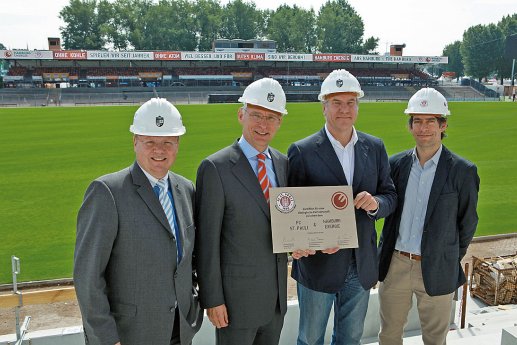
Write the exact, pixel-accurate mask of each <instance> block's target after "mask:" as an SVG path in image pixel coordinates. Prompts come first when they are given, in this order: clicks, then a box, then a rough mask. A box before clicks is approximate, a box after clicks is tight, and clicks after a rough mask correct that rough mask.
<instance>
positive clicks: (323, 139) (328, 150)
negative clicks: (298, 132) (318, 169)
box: [316, 128, 348, 185]
mask: <svg viewBox="0 0 517 345" xmlns="http://www.w3.org/2000/svg"><path fill="white" fill-rule="evenodd" d="M318 134H319V135H318V138H317V139H316V154H317V155H318V156H319V157H320V158H321V160H322V161H323V163H324V164H325V165H326V166H327V168H328V170H329V171H330V172H332V174H333V175H334V176H335V177H336V179H337V180H338V181H339V183H340V184H342V185H348V182H347V180H346V176H345V173H344V172H343V167H342V166H341V163H339V159H338V158H337V156H336V151H334V148H333V147H332V143H331V142H330V140H329V138H328V137H327V133H325V128H323V129H321V130H320V132H319V133H318Z"/></svg>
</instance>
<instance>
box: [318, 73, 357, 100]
mask: <svg viewBox="0 0 517 345" xmlns="http://www.w3.org/2000/svg"><path fill="white" fill-rule="evenodd" d="M337 92H353V93H355V94H357V98H361V97H363V96H364V92H363V90H361V85H359V82H358V81H357V79H356V77H354V76H353V75H352V74H351V73H350V72H348V71H347V70H346V69H336V70H333V71H332V72H331V73H330V74H329V75H328V76H327V77H326V78H325V80H324V81H323V83H321V91H320V94H319V95H318V99H319V100H320V101H323V100H324V99H325V96H326V95H330V94H331V93H337Z"/></svg>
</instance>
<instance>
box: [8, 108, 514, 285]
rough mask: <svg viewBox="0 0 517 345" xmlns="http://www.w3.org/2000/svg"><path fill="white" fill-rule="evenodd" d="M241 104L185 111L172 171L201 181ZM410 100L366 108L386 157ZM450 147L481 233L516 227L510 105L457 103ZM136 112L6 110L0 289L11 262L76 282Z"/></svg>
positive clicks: (29, 274)
mask: <svg viewBox="0 0 517 345" xmlns="http://www.w3.org/2000/svg"><path fill="white" fill-rule="evenodd" d="M238 107H239V105H237V104H225V105H183V106H178V108H179V110H180V112H181V113H182V115H183V120H184V123H185V126H186V127H187V134H186V135H185V136H183V137H182V138H181V144H180V150H179V154H178V159H177V161H176V163H175V165H174V166H173V168H172V170H174V171H175V172H178V173H179V174H182V175H184V176H186V177H187V178H190V179H192V180H194V179H195V175H196V170H197V167H198V165H199V163H200V162H201V160H202V159H203V158H204V157H206V156H207V155H209V154H211V153H213V152H215V151H216V150H218V149H220V148H223V147H225V146H227V145H229V144H230V143H232V142H233V141H234V140H236V138H238V137H239V136H240V133H241V131H240V126H239V124H238V122H237V110H238ZM404 108H405V104H404V103H392V104H390V103H387V104H382V103H362V104H361V105H360V110H359V119H358V122H357V126H356V128H357V129H358V130H361V131H364V132H367V133H370V134H373V135H375V136H378V137H381V138H383V140H384V142H385V144H386V147H387V150H388V153H389V154H390V155H391V154H394V153H396V152H399V151H402V150H405V149H408V148H410V147H412V146H413V145H414V142H413V139H412V137H411V135H410V134H409V132H408V131H407V130H406V128H407V118H406V116H404V114H403V111H404ZM450 108H451V112H452V114H453V115H452V116H451V117H450V119H449V128H448V129H447V133H448V137H447V138H446V139H445V141H444V144H445V145H446V146H447V147H448V148H450V149H451V150H453V151H455V152H456V153H458V154H460V155H461V156H463V157H465V158H467V159H469V160H471V161H473V162H475V163H476V164H477V166H478V169H479V175H480V177H481V191H480V200H479V206H478V212H479V216H480V222H479V226H478V231H477V234H476V235H477V236H480V235H489V234H500V233H511V232H515V231H516V225H515V224H516V223H517V222H516V216H515V215H513V216H512V214H514V213H513V212H507V211H504V210H502V209H501V200H504V205H505V209H508V210H513V209H515V208H517V198H515V195H517V175H516V174H515V171H516V170H517V159H515V158H514V157H513V156H512V152H515V151H517V141H516V140H515V137H516V135H517V122H516V121H515V114H516V110H515V104H512V103H451V104H450ZM136 109H137V107H136V106H133V107H122V106H121V107H91V108H90V107H84V108H82V107H81V108H67V107H63V108H41V109H37V108H27V109H23V108H18V109H10V108H6V109H3V110H2V111H1V113H0V121H1V122H2V124H3V126H4V128H5V130H4V131H3V133H2V136H0V148H1V156H2V160H0V171H2V179H0V189H1V190H2V198H0V224H2V226H1V227H0V238H1V239H2V242H1V245H0V283H6V282H10V281H11V274H10V268H11V265H10V256H11V255H13V254H14V255H17V256H18V257H20V258H21V260H22V270H21V271H22V273H21V276H20V280H22V281H27V280H34V279H50V278H60V277H70V276H71V272H72V260H73V250H74V243H75V220H76V216H77V210H78V209H79V207H80V205H81V201H82V197H83V194H84V191H85V190H86V188H87V186H88V184H89V183H90V182H91V181H92V180H93V179H94V178H96V177H98V176H100V175H104V174H107V173H110V172H113V171H117V170H120V169H124V168H125V167H127V166H129V165H130V164H131V162H132V161H133V159H134V153H133V149H132V142H131V134H130V133H129V131H128V128H129V125H130V123H131V121H132V118H133V114H134V112H135V110H136ZM288 110H289V115H287V116H286V117H285V118H284V122H283V124H282V126H281V128H280V129H279V131H278V133H277V136H276V137H275V139H274V141H273V142H272V146H274V147H276V148H278V149H279V150H280V151H282V152H287V148H288V147H289V145H290V144H291V143H292V142H293V141H295V140H298V139H300V138H303V137H305V136H307V135H309V134H312V133H314V132H315V131H317V130H319V129H320V128H321V127H322V126H323V123H324V118H323V116H322V113H321V105H320V104H318V103H295V104H289V105H288Z"/></svg>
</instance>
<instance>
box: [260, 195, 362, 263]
mask: <svg viewBox="0 0 517 345" xmlns="http://www.w3.org/2000/svg"><path fill="white" fill-rule="evenodd" d="M269 195H270V199H269V200H270V204H269V208H270V210H271V228H272V235H273V252H274V253H283V252H292V251H294V250H295V249H314V250H321V249H326V248H334V247H339V248H357V247H358V242H357V227H356V223H355V211H354V199H353V193H352V187H351V186H318V187H279V188H271V189H270V190H269Z"/></svg>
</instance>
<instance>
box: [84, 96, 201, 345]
mask: <svg viewBox="0 0 517 345" xmlns="http://www.w3.org/2000/svg"><path fill="white" fill-rule="evenodd" d="M130 131H131V132H132V133H133V134H134V136H133V144H134V151H135V153H136V162H135V163H134V164H133V165H131V166H130V167H128V168H126V169H124V170H121V171H119V172H116V173H113V174H109V175H105V176H102V177H99V178H98V179H96V180H95V181H93V182H92V183H91V184H90V186H89V187H88V190H87V191H86V194H85V197H84V201H83V204H82V206H81V209H80V211H79V215H78V218H77V241H76V247H75V256H74V283H75V289H76V293H77V300H78V302H79V307H80V309H81V313H82V317H83V325H84V334H85V340H86V343H87V344H91V345H112V344H122V345H144V344H153V345H169V344H174V345H178V344H185V345H186V344H190V343H191V340H192V338H193V336H194V334H195V332H197V330H198V329H199V327H200V326H201V322H202V315H203V313H202V310H201V309H200V307H199V303H198V298H197V292H196V283H195V281H193V275H194V270H193V267H192V251H193V247H194V235H195V229H194V220H193V201H194V186H193V184H192V182H191V181H189V180H187V179H185V178H184V177H182V176H180V175H177V174H175V173H172V172H170V171H169V168H170V167H171V166H172V164H173V163H174V161H175V159H176V154H177V152H178V146H179V136H180V135H183V134H184V133H185V127H184V126H183V124H182V121H181V115H180V113H179V112H178V110H177V109H176V108H175V107H174V106H173V105H172V104H170V103H169V102H167V100H165V99H160V98H153V99H151V100H150V101H148V102H146V103H145V104H143V105H142V106H141V107H140V108H139V109H138V110H137V112H136V113H135V117H134V121H133V125H132V126H131V127H130Z"/></svg>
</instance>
